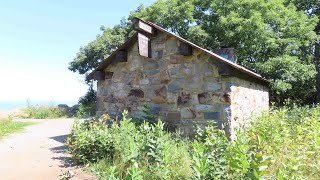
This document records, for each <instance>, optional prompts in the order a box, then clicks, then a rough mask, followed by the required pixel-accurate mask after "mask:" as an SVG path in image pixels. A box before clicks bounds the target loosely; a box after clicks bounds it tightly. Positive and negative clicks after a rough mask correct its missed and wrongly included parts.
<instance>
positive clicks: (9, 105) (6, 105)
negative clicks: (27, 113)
mask: <svg viewBox="0 0 320 180" xmlns="http://www.w3.org/2000/svg"><path fill="white" fill-rule="evenodd" d="M76 103H77V101H66V102H63V101H29V105H31V106H41V105H52V106H56V105H58V104H67V105H68V106H73V105H74V104H76ZM27 106H28V103H27V101H0V110H5V111H8V110H13V109H20V108H25V107H27Z"/></svg>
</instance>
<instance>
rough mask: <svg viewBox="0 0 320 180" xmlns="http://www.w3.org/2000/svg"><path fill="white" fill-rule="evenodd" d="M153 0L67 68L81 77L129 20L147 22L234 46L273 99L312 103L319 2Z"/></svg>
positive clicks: (125, 32) (205, 42) (207, 43)
mask: <svg viewBox="0 0 320 180" xmlns="http://www.w3.org/2000/svg"><path fill="white" fill-rule="evenodd" d="M304 2H305V1H302V0H292V1H289V0H270V1H265V0H158V1H156V2H155V3H153V4H152V5H150V6H148V7H144V6H139V7H138V8H137V10H136V11H133V12H131V13H130V15H129V17H128V18H127V19H122V20H121V22H120V23H119V24H118V25H116V26H114V27H113V28H107V29H104V28H102V31H103V32H102V34H101V35H98V36H97V38H96V39H95V40H93V41H92V42H90V43H89V44H88V45H87V46H85V47H83V48H80V51H79V53H78V54H77V55H76V58H75V59H74V60H73V61H72V62H71V63H70V66H69V69H70V70H71V71H74V72H78V73H80V74H85V73H87V72H89V71H91V70H92V69H94V68H95V67H96V66H97V65H98V64H99V62H101V61H102V60H103V59H105V58H106V57H108V55H110V53H111V52H112V51H113V50H115V49H116V48H117V47H119V46H120V45H121V44H122V43H124V42H125V40H127V39H128V38H129V37H130V36H131V35H132V34H133V29H132V24H131V20H132V19H133V18H134V17H139V18H142V19H144V20H146V21H152V22H154V23H156V24H158V25H160V26H162V27H164V28H166V29H168V30H169V31H171V32H173V33H176V34H177V35H179V36H181V37H183V38H185V39H187V40H189V41H191V42H193V43H195V44H198V45H200V46H202V47H204V48H206V49H209V50H215V49H217V48H219V47H233V48H235V49H236V50H237V59H238V63H239V64H240V65H243V66H245V67H247V68H249V69H251V70H253V71H255V72H257V73H259V74H262V75H263V76H264V77H266V78H267V79H268V80H270V82H271V85H272V87H271V89H272V92H271V93H272V97H273V100H274V101H275V102H277V103H279V104H281V103H283V102H284V101H285V100H287V99H291V100H294V101H295V102H298V103H312V102H314V101H315V98H314V97H315V92H316V65H315V63H313V62H314V46H313V44H314V43H315V42H316V39H317V33H316V27H317V22H318V18H317V16H316V15H314V13H316V12H318V9H317V10H315V9H316V8H315V7H317V8H318V7H319V6H316V5H317V3H319V1H318V0H312V1H308V2H310V3H309V4H308V3H304Z"/></svg>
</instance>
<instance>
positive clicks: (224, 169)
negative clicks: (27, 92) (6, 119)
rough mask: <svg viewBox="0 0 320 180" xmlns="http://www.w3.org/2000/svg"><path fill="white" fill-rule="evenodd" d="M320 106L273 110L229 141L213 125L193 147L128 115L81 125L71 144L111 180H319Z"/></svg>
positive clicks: (80, 156)
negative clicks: (117, 121) (107, 121)
mask: <svg viewBox="0 0 320 180" xmlns="http://www.w3.org/2000/svg"><path fill="white" fill-rule="evenodd" d="M319 117H320V106H316V107H292V108H281V109H274V110H271V111H270V112H266V113H264V114H262V115H260V116H257V117H253V118H252V119H251V120H252V121H251V122H252V123H251V126H250V127H249V128H248V129H246V130H240V129H237V131H236V134H237V136H236V138H235V139H234V140H233V141H230V140H229V139H228V138H229V137H228V136H227V135H226V133H225V132H224V131H222V130H219V129H217V128H216V126H215V125H214V124H209V125H208V126H207V127H206V129H204V130H203V129H200V128H198V130H197V133H196V137H195V138H194V139H193V140H186V139H183V138H182V137H180V136H179V135H178V134H172V133H169V132H167V131H165V128H164V124H163V123H162V122H161V121H158V123H156V124H149V123H146V122H145V123H143V124H141V125H137V124H135V123H134V122H132V120H131V119H129V118H128V117H127V113H126V112H124V113H123V119H122V121H120V123H119V124H118V123H115V122H114V123H112V124H105V120H107V119H108V120H110V119H109V116H107V115H105V116H104V119H100V120H95V121H83V122H82V123H80V122H78V123H76V124H75V126H74V127H73V130H72V133H71V135H70V137H69V138H68V140H67V145H68V148H69V151H70V152H71V155H72V157H73V158H74V159H75V160H77V161H78V162H81V163H90V164H91V166H90V169H91V170H92V171H93V172H94V173H96V174H97V175H98V176H99V177H101V178H106V179H317V178H318V177H319V176H320V173H319V172H320V161H319V160H320V154H319V152H320V118H319Z"/></svg>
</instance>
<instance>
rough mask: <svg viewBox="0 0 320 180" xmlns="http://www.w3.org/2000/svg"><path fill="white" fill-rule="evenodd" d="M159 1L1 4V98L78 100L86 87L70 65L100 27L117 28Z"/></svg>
mask: <svg viewBox="0 0 320 180" xmlns="http://www.w3.org/2000/svg"><path fill="white" fill-rule="evenodd" d="M154 1H155V0H140V1H135V0H117V1H107V0H90V1H87V0H68V1H62V0H50V1H49V0H28V1H21V0H10V1H1V5H0V103H1V102H16V101H26V100H27V99H29V100H32V101H51V102H65V103H70V102H72V103H76V102H77V100H78V99H79V97H81V96H83V95H84V94H85V93H86V91H87V86H86V85H85V84H84V83H83V76H80V75H77V74H76V73H73V72H71V71H69V70H68V63H69V62H70V61H72V60H73V59H74V57H75V55H76V53H77V52H78V51H79V48H80V47H81V46H85V45H86V44H87V43H89V42H90V41H92V40H94V39H95V37H96V35H97V34H99V33H100V32H101V31H100V30H99V29H100V26H101V25H104V26H105V27H112V26H114V25H115V24H117V23H119V22H120V20H121V18H122V17H127V16H128V15H129V13H130V11H134V10H135V9H136V8H137V7H138V6H139V5H140V4H144V5H145V6H148V5H150V4H151V3H152V2H154Z"/></svg>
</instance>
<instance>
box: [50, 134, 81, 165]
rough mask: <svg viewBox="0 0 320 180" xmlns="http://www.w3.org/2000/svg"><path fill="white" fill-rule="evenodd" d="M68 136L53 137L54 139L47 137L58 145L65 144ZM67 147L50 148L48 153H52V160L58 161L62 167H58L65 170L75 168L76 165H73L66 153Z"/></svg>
mask: <svg viewBox="0 0 320 180" xmlns="http://www.w3.org/2000/svg"><path fill="white" fill-rule="evenodd" d="M68 136H69V134H65V135H61V136H54V137H49V139H52V140H55V141H57V142H60V143H63V144H64V143H65V141H66V139H67V137H68ZM66 150H67V146H66V145H61V146H56V147H52V148H50V151H52V152H53V153H54V157H53V158H51V159H53V160H59V161H60V162H61V164H62V165H59V167H63V168H67V167H72V166H75V165H76V164H75V163H73V161H72V159H71V157H70V155H69V154H68V153H67V152H66Z"/></svg>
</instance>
